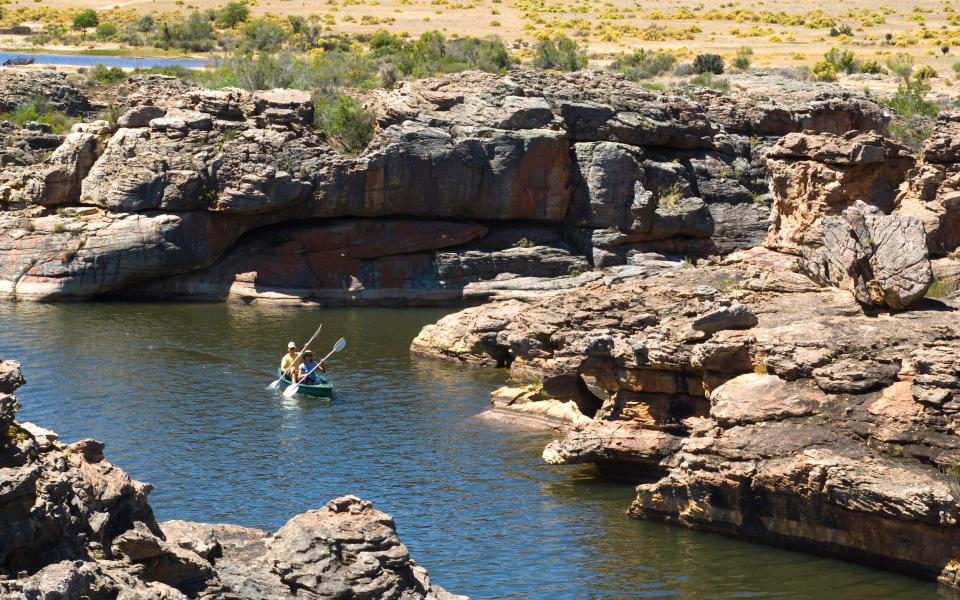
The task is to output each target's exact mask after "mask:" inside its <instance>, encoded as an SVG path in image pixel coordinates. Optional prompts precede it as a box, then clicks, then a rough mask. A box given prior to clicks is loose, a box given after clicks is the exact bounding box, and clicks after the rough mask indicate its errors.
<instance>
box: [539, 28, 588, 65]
mask: <svg viewBox="0 0 960 600" xmlns="http://www.w3.org/2000/svg"><path fill="white" fill-rule="evenodd" d="M533 66H535V67H540V68H541V69H555V70H557V71H579V70H580V69H582V68H584V67H585V66H587V53H586V51H584V50H583V48H581V47H580V44H578V43H577V42H575V41H574V40H571V39H570V38H568V37H567V36H565V35H558V36H556V37H554V38H547V39H545V40H542V41H541V42H540V43H539V44H537V47H536V51H535V53H534V57H533Z"/></svg>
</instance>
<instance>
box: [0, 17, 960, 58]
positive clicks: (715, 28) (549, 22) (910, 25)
mask: <svg viewBox="0 0 960 600" xmlns="http://www.w3.org/2000/svg"><path fill="white" fill-rule="evenodd" d="M0 1H3V0H0ZM224 1H225V0H130V1H124V2H120V3H116V4H108V3H105V2H104V1H103V0H43V1H42V2H40V3H38V2H36V1H35V0H6V2H5V4H4V5H3V6H4V9H5V11H6V13H7V15H8V17H7V19H6V20H7V21H9V20H11V19H12V18H19V19H20V20H26V21H30V20H33V21H39V20H42V19H44V18H48V17H50V15H51V14H55V13H54V11H58V10H66V11H70V10H76V9H79V8H93V9H96V10H98V11H105V10H112V11H113V12H114V14H123V13H125V14H130V13H131V12H136V13H146V12H150V13H154V14H156V15H160V14H164V13H172V12H176V11H180V12H181V13H183V14H186V13H188V12H190V11H191V10H193V9H201V10H203V9H208V8H215V7H218V6H220V5H222V4H223V3H224ZM251 4H252V5H253V6H252V7H251V8H252V12H253V14H254V15H257V14H267V13H269V14H274V15H301V16H304V17H308V18H309V17H311V16H312V17H314V18H316V19H317V21H318V22H321V23H325V24H326V25H327V27H328V28H329V31H330V32H331V33H370V32H373V31H375V30H376V29H380V28H385V29H387V30H389V31H392V32H407V33H409V34H411V35H414V36H416V35H419V34H420V33H423V32H425V31H432V30H439V31H442V32H444V33H446V34H447V35H448V36H452V35H472V36H487V35H496V36H499V37H500V38H501V39H503V40H504V41H505V42H507V43H508V44H510V45H511V46H512V49H513V50H514V51H515V52H518V53H519V54H520V56H521V57H523V56H524V55H525V53H526V54H527V55H528V56H527V57H529V52H530V48H531V46H532V45H533V44H534V43H536V41H537V39H538V38H539V37H542V36H547V35H552V34H556V33H564V34H566V35H569V36H571V37H573V38H575V39H577V41H578V42H580V43H581V44H583V45H585V46H586V47H587V48H588V50H589V52H590V54H591V57H592V58H593V59H595V60H599V61H603V60H604V59H608V58H610V57H611V56H613V55H614V54H615V53H618V52H621V51H625V50H631V49H635V48H637V47H641V46H642V47H644V48H647V49H651V50H659V49H662V50H670V51H672V52H674V53H676V54H677V55H678V56H679V58H680V59H681V60H689V59H691V58H692V56H693V54H694V53H695V52H703V51H710V52H716V53H719V54H721V55H723V56H724V57H725V58H726V59H727V62H728V63H729V62H730V60H732V58H733V57H734V55H735V54H736V51H737V49H738V48H740V47H742V46H744V45H749V46H750V47H752V48H753V51H754V54H753V65H754V66H756V67H769V66H794V65H801V64H803V65H810V64H812V63H813V62H815V61H816V60H819V59H820V58H821V57H822V55H823V53H824V52H825V51H826V50H827V49H828V48H830V47H839V48H846V49H850V50H852V51H853V52H855V53H856V54H857V55H858V57H861V58H863V59H877V60H879V61H880V62H882V61H883V57H884V56H885V54H886V53H890V52H908V53H910V54H912V55H914V56H915V57H916V60H917V64H918V65H921V64H929V65H932V66H933V67H934V68H935V69H937V70H938V71H939V72H940V73H944V74H948V73H949V74H951V75H952V71H951V68H950V66H951V65H952V64H953V62H955V61H957V60H960V0H958V1H957V2H956V4H954V3H953V2H952V1H948V0H917V1H916V2H908V3H906V4H901V3H889V4H880V5H878V4H876V3H875V2H872V1H869V0H852V1H851V2H846V3H824V4H823V5H822V7H821V8H820V10H819V11H815V12H814V13H813V14H811V13H810V4H809V3H808V2H800V1H798V0H787V1H785V2H779V3H769V2H767V1H766V0H750V1H746V2H717V1H716V0H708V1H704V2H693V1H689V0H687V1H681V2H679V3H674V2H660V3H637V2H635V1H633V0H609V1H607V2H593V3H588V2H585V0H312V1H309V2H308V1H305V0H255V1H254V2H252V3H251ZM18 11H19V12H18ZM44 11H46V12H44ZM954 11H956V12H954ZM12 15H19V16H18V17H13V16H12ZM491 15H496V18H491ZM21 17H23V18H21ZM29 17H36V19H30V18H29ZM53 18H55V17H53ZM843 26H848V27H849V30H850V33H851V35H846V34H841V35H839V36H833V37H832V36H831V35H830V29H831V27H835V28H837V29H840V28H842V27H843ZM887 34H890V37H891V41H892V44H891V43H889V42H887V41H886V35H887ZM953 44H957V47H956V48H954V47H953ZM10 45H12V40H9V39H8V40H6V41H4V40H3V39H0V46H10ZM91 45H92V43H91ZM942 45H948V46H950V47H951V51H950V54H949V55H947V56H943V55H942V53H941V51H940V46H942Z"/></svg>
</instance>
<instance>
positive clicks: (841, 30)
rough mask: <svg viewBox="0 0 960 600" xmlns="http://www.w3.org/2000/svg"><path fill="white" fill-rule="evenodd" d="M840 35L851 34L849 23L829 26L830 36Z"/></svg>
mask: <svg viewBox="0 0 960 600" xmlns="http://www.w3.org/2000/svg"><path fill="white" fill-rule="evenodd" d="M841 35H849V36H851V37H852V36H853V30H852V29H850V26H849V25H841V26H840V27H831V28H830V37H838V36H841Z"/></svg>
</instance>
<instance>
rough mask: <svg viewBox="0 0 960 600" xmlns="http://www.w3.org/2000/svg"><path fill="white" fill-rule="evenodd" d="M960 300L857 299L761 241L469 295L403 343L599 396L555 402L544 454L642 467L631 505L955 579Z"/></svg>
mask: <svg viewBox="0 0 960 600" xmlns="http://www.w3.org/2000/svg"><path fill="white" fill-rule="evenodd" d="M851 210H852V209H851ZM857 210H862V211H867V212H870V211H872V210H876V209H873V208H872V207H866V206H865V205H862V204H860V205H858V208H857ZM830 218H833V217H828V218H827V222H828V224H829V219H830ZM865 218H870V219H873V218H876V219H880V220H883V223H887V221H890V222H899V221H898V219H900V217H896V216H887V215H882V214H878V215H874V216H868V217H865ZM878 225H882V223H881V224H878ZM914 225H915V226H916V228H919V229H920V230H921V231H922V227H920V225H919V223H914V224H913V225H911V226H914ZM828 246H829V244H828ZM920 246H921V250H922V252H921V254H923V253H924V252H925V248H924V247H923V243H922V236H921V239H920ZM927 268H929V267H927ZM940 268H942V267H940ZM957 310H958V306H957V303H956V301H955V300H946V301H938V300H930V299H927V300H923V301H922V302H919V303H915V304H914V306H913V310H911V311H908V312H900V311H892V312H885V311H884V310H883V309H882V308H876V307H874V308H870V310H869V312H865V311H864V308H862V307H861V304H860V303H859V302H858V301H857V298H855V297H854V295H853V294H852V293H850V292H848V291H845V290H839V289H834V288H822V287H819V286H818V285H817V284H816V283H815V282H813V281H811V280H810V279H808V278H807V277H806V276H804V275H803V274H802V273H801V272H800V271H799V265H798V259H797V258H796V257H793V256H791V255H787V254H779V253H775V252H771V251H769V250H765V249H761V248H755V249H752V250H748V251H743V252H738V253H734V254H732V255H730V256H729V257H727V258H725V259H722V260H714V261H698V262H697V263H696V265H685V266H683V267H681V268H677V269H673V270H669V271H666V272H659V273H649V272H648V273H636V274H634V276H632V277H626V278H624V277H619V278H613V277H607V278H605V279H599V280H595V281H592V282H590V283H586V284H584V285H582V286H581V287H580V288H579V289H575V290H566V291H559V292H557V293H554V294H552V295H549V296H545V297H540V298H526V299H524V300H509V301H495V302H491V303H489V304H487V305H485V306H481V307H476V308H470V309H466V310H464V311H461V312H459V313H455V314H452V315H449V316H447V317H445V318H444V319H442V320H440V321H439V322H438V323H436V324H434V325H428V326H427V327H425V328H424V329H423V331H422V332H421V334H420V335H419V336H418V337H417V339H416V340H414V342H413V345H412V350H413V351H414V352H417V353H419V354H424V355H428V356H434V357H437V358H444V359H451V358H452V359H457V360H463V361H466V362H470V363H475V364H481V365H483V364H486V365H494V364H500V365H508V366H509V368H510V371H511V372H512V373H513V374H515V375H516V376H517V378H518V379H524V380H527V381H529V380H530V379H540V380H542V381H544V382H547V381H549V380H551V379H554V378H558V377H563V378H581V379H582V380H583V382H584V384H589V386H590V387H591V389H592V390H596V391H597V392H598V393H599V394H600V395H601V396H603V397H607V398H608V399H607V400H605V401H604V402H603V404H602V406H601V407H600V409H599V410H598V411H597V412H596V413H595V416H594V417H593V419H592V420H589V421H588V420H585V419H584V417H583V415H581V418H579V419H576V420H572V419H570V420H566V421H565V420H564V419H562V418H554V419H553V422H554V423H555V424H556V425H558V426H563V427H564V428H565V434H564V436H563V437H562V438H561V439H558V440H556V441H554V442H552V443H550V444H549V445H548V446H547V447H546V449H545V450H544V452H543V458H544V459H545V460H546V461H547V462H549V463H553V464H566V463H580V462H590V463H595V464H596V465H597V466H598V467H599V469H600V470H601V472H602V473H605V474H606V475H608V476H610V477H616V478H621V479H626V480H630V481H633V482H638V483H641V485H640V487H639V488H638V495H637V499H636V501H635V502H634V503H633V505H632V507H631V509H630V512H631V514H633V515H635V516H638V517H643V518H651V519H659V520H664V521H667V522H671V523H677V524H681V525H685V526H689V527H696V528H701V529H706V530H711V531H720V532H724V533H729V534H735V535H742V536H746V537H751V538H754V539H759V540H763V541H767V542H771V543H776V544H782V545H787V546H791V547H796V548H801V549H806V550H811V551H814V552H820V553H826V554H830V555H833V556H837V557H841V558H847V559H852V560H857V561H861V562H865V563H868V564H872V565H878V566H881V567H884V568H889V569H893V570H898V571H902V572H905V573H910V574H913V575H916V576H920V577H924V578H930V579H935V578H939V579H940V580H941V581H943V582H945V583H948V584H951V585H956V584H957V581H956V572H957V568H956V565H957V564H958V563H957V561H960V524H958V516H960V515H958V511H957V502H958V499H960V480H958V479H957V476H956V473H957V471H958V470H960V443H958V441H957V440H958V438H957V434H958V432H960V430H958V428H960V384H958V383H957V382H958V381H960V379H958V376H960V362H958V359H957V356H958V354H957V351H958V346H957V343H956V340H957V339H958V338H960V330H958V324H957V323H958V322H957V319H956V318H955V315H956V311H957ZM544 389H546V385H545V386H544ZM519 401H520V402H521V404H520V410H522V411H529V410H533V409H534V408H535V405H534V404H532V403H530V402H523V398H519ZM494 406H495V408H496V410H499V411H508V410H510V408H511V406H510V404H508V403H503V402H495V405H494ZM548 408H549V407H548ZM518 412H519V411H518ZM552 416H553V415H550V414H545V415H544V418H548V419H549V418H551V417H552Z"/></svg>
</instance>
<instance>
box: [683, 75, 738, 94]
mask: <svg viewBox="0 0 960 600" xmlns="http://www.w3.org/2000/svg"><path fill="white" fill-rule="evenodd" d="M690 85H693V86H696V87H702V88H709V89H711V90H716V91H718V92H722V93H724V94H726V93H727V92H729V91H730V82H729V81H727V80H726V79H724V78H723V77H717V76H716V75H714V74H713V73H700V74H698V75H694V76H693V77H691V78H690Z"/></svg>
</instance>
